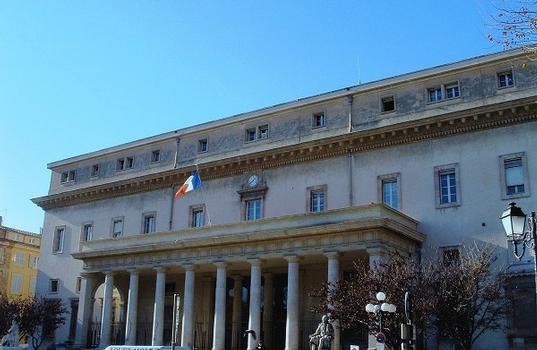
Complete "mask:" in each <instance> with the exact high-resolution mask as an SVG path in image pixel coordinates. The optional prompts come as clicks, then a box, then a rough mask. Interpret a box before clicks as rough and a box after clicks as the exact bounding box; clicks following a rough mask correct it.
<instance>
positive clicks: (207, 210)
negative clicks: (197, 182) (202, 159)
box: [195, 163, 212, 226]
mask: <svg viewBox="0 0 537 350" xmlns="http://www.w3.org/2000/svg"><path fill="white" fill-rule="evenodd" d="M195 166H196V171H197V172H198V176H199V168H198V163H196V164H195ZM204 193H205V191H204V190H203V188H202V189H201V200H202V201H203V202H204V203H205V211H206V212H207V224H208V225H209V226H211V225H212V222H211V214H210V213H209V203H207V202H206V201H205V196H204Z"/></svg>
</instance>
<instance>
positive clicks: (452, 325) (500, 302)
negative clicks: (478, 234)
mask: <svg viewBox="0 0 537 350" xmlns="http://www.w3.org/2000/svg"><path fill="white" fill-rule="evenodd" d="M492 261H493V254H492V250H491V249H488V248H485V249H481V250H479V249H472V250H469V251H467V252H465V253H463V254H461V255H460V256H456V257H455V258H454V259H448V261H444V259H431V260H428V261H427V262H426V263H424V264H422V265H419V264H418V263H417V262H416V261H415V260H413V259H410V258H406V257H403V256H401V255H399V254H397V253H392V254H390V255H389V256H388V257H387V259H386V260H385V261H383V262H381V263H380V264H379V265H377V266H374V267H371V268H370V266H369V264H368V262H367V261H357V262H355V264H354V272H353V274H352V276H351V277H350V278H348V279H345V280H342V281H340V282H339V283H338V284H337V285H335V286H332V285H325V286H324V287H323V288H322V289H321V290H319V291H317V292H316V293H314V295H315V296H318V297H321V298H320V304H319V305H318V306H317V307H316V308H315V311H317V312H319V313H330V314H331V315H332V317H333V318H335V319H338V320H339V322H340V325H341V327H342V328H344V329H350V328H355V329H356V328H365V329H367V330H368V332H369V334H373V335H374V334H377V333H378V332H379V331H380V325H379V320H378V319H377V318H376V317H375V316H374V315H372V314H368V313H367V312H366V311H365V305H366V304H367V303H369V302H371V301H375V299H374V295H375V293H376V292H378V291H383V292H384V293H385V294H386V300H387V302H389V303H391V304H395V305H396V306H397V311H396V312H395V313H394V314H390V313H385V314H384V315H383V320H382V332H383V333H384V334H385V335H386V345H387V346H388V347H389V348H391V349H396V348H398V347H400V343H401V340H400V334H399V332H400V328H399V327H400V324H401V323H403V322H405V315H404V294H405V292H407V291H408V292H410V293H411V294H412V295H413V304H414V305H413V322H414V324H415V325H416V326H417V329H418V331H420V330H421V331H420V332H422V333H421V334H423V335H427V334H433V333H436V334H438V335H439V336H440V337H442V338H447V339H449V340H451V341H453V342H455V343H457V344H459V345H460V346H462V347H463V349H466V350H469V349H471V347H472V345H473V344H474V343H475V341H476V340H477V339H478V338H479V337H481V336H482V335H483V334H484V333H485V332H486V331H489V330H490V331H492V330H500V329H503V327H504V324H505V323H504V317H505V316H506V315H507V314H506V312H507V306H508V302H507V299H506V298H505V297H504V295H503V285H502V275H501V274H496V273H494V272H492V269H491V263H492ZM425 332H426V333H427V334H425Z"/></svg>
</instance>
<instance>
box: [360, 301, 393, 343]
mask: <svg viewBox="0 0 537 350" xmlns="http://www.w3.org/2000/svg"><path fill="white" fill-rule="evenodd" d="M375 297H376V298H377V300H378V303H375V304H372V303H369V304H367V305H366V306H365V311H367V312H369V313H371V314H374V315H375V316H376V317H377V318H378V320H379V333H378V334H377V341H378V342H379V343H384V341H385V339H384V338H385V336H384V333H382V315H383V313H384V312H388V313H395V311H396V310H397V308H396V306H395V305H393V304H388V303H385V302H384V301H385V300H386V294H384V292H378V293H377V294H376V296H375Z"/></svg>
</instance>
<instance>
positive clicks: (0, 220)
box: [0, 215, 2, 226]
mask: <svg viewBox="0 0 537 350" xmlns="http://www.w3.org/2000/svg"><path fill="white" fill-rule="evenodd" d="M0 226H2V215H0Z"/></svg>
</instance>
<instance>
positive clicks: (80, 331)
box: [74, 272, 97, 349]
mask: <svg viewBox="0 0 537 350" xmlns="http://www.w3.org/2000/svg"><path fill="white" fill-rule="evenodd" d="M80 276H81V277H82V285H81V286H80V299H79V300H80V301H79V303H78V313H77V320H76V335H75V343H74V347H76V348H80V349H82V348H86V347H87V343H88V329H89V326H90V324H91V313H92V312H93V302H94V299H93V292H94V291H95V288H96V287H97V276H95V275H94V274H90V273H86V272H83V273H81V274H80Z"/></svg>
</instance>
